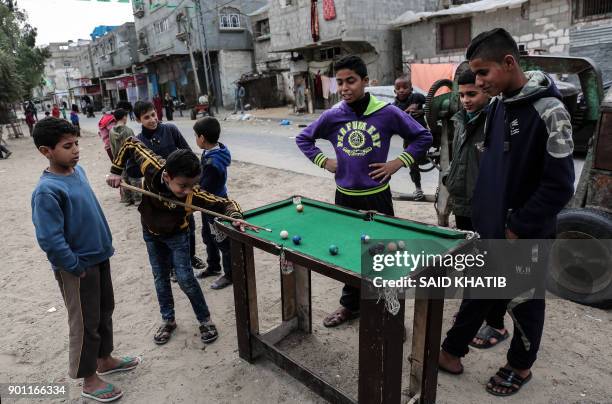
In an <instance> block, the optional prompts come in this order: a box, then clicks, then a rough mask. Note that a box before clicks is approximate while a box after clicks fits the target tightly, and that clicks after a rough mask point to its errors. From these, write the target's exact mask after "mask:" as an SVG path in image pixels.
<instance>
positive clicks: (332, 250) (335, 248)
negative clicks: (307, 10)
mask: <svg viewBox="0 0 612 404" xmlns="http://www.w3.org/2000/svg"><path fill="white" fill-rule="evenodd" d="M329 253H330V254H331V255H338V246H337V245H333V244H332V245H330V246H329Z"/></svg>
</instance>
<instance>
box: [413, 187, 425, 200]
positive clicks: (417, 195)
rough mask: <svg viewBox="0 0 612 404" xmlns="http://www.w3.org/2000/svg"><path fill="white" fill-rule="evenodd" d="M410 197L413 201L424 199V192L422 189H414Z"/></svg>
mask: <svg viewBox="0 0 612 404" xmlns="http://www.w3.org/2000/svg"><path fill="white" fill-rule="evenodd" d="M412 197H413V198H414V200H415V201H423V200H425V194H424V193H423V190H421V189H417V190H416V191H414V193H413V194H412Z"/></svg>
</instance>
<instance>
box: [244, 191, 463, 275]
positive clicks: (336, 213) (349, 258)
mask: <svg viewBox="0 0 612 404" xmlns="http://www.w3.org/2000/svg"><path fill="white" fill-rule="evenodd" d="M301 204H302V205H303V206H304V210H303V212H301V213H300V212H298V211H297V210H296V208H295V206H296V205H295V204H294V200H293V199H287V200H283V201H280V202H276V203H272V204H269V205H266V206H262V207H260V208H256V209H253V210H250V211H247V212H245V215H244V216H245V219H246V220H247V221H248V222H249V223H252V224H255V225H258V226H262V227H266V228H269V229H272V232H266V231H260V232H259V233H254V232H251V231H249V233H251V234H253V235H254V236H255V237H259V238H262V239H265V240H268V241H271V242H273V243H275V244H277V245H282V246H283V247H284V248H285V249H289V250H293V251H297V252H300V253H302V254H305V255H308V256H311V257H313V258H316V259H318V260H321V261H325V262H326V263H329V264H332V265H335V266H338V267H341V268H344V269H347V270H349V271H353V272H355V273H358V274H361V266H362V265H361V256H362V251H363V250H362V248H364V247H365V250H367V248H368V247H369V246H370V245H372V244H373V243H375V242H377V241H378V240H381V241H382V240H403V241H405V243H406V248H405V250H406V251H408V252H409V253H411V254H412V253H414V254H418V253H420V252H422V251H424V252H425V253H428V254H439V253H444V252H446V251H448V250H450V249H452V248H454V247H457V246H459V245H460V244H461V243H462V242H464V241H465V233H463V232H459V231H455V230H452V229H447V228H440V227H437V226H430V225H426V224H421V223H416V222H412V221H409V220H405V219H399V218H393V217H387V216H383V215H374V216H373V219H374V220H371V221H367V220H364V217H365V214H363V213H361V212H357V211H353V210H350V209H344V208H342V207H339V206H336V205H332V204H328V203H324V202H319V201H315V200H312V199H308V198H304V197H301ZM281 230H287V231H288V232H289V238H288V239H285V240H284V239H282V238H281V236H280V232H281ZM362 234H367V235H368V236H370V238H371V241H370V243H368V244H363V243H362V242H361V235H362ZM295 235H299V236H301V238H302V241H301V244H299V245H295V244H294V243H293V241H292V237H293V236H295ZM332 244H333V245H336V246H338V249H339V253H338V255H335V256H334V255H331V254H330V252H329V247H330V246H331V245H332ZM366 254H367V252H366Z"/></svg>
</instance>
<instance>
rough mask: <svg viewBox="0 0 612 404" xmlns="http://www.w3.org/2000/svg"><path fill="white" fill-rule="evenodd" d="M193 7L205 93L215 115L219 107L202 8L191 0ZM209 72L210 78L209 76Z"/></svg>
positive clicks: (198, 1) (198, 3)
mask: <svg viewBox="0 0 612 404" xmlns="http://www.w3.org/2000/svg"><path fill="white" fill-rule="evenodd" d="M193 2H194V5H195V7H196V12H197V13H198V28H199V29H198V31H200V34H201V35H200V38H201V40H202V43H201V45H202V46H201V48H202V62H203V64H204V78H205V81H206V92H207V93H208V99H209V100H210V101H212V102H213V103H214V105H215V111H216V113H219V106H218V103H217V98H216V97H215V91H214V87H215V85H214V81H213V74H212V64H211V63H210V54H209V52H208V45H207V43H206V26H205V25H204V14H203V13H202V6H201V4H200V0H193ZM209 72H210V76H209ZM208 113H209V114H210V115H211V116H212V115H213V114H212V109H211V108H209V110H208Z"/></svg>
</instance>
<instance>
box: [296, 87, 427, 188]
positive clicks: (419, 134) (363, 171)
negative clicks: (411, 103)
mask: <svg viewBox="0 0 612 404" xmlns="http://www.w3.org/2000/svg"><path fill="white" fill-rule="evenodd" d="M395 134H397V135H399V136H401V137H402V138H403V139H405V140H407V141H409V142H410V144H409V145H408V147H407V148H406V149H405V150H404V152H403V153H402V154H400V155H399V156H397V158H399V159H400V160H401V161H402V162H403V163H404V166H406V167H408V166H410V165H411V164H412V163H414V162H415V161H418V160H419V159H421V157H423V156H424V155H425V153H426V152H427V150H428V149H429V146H430V145H431V142H432V136H431V133H430V132H429V131H428V130H427V129H425V128H423V127H422V126H421V125H420V124H419V123H418V122H417V121H415V120H414V119H413V118H412V117H411V116H410V115H409V114H407V113H405V112H404V111H402V110H400V109H399V108H397V107H395V106H393V105H390V104H388V103H386V102H383V101H379V100H377V99H376V98H375V97H374V96H372V95H370V103H369V104H368V107H367V109H366V111H365V112H364V113H363V115H362V116H357V115H356V114H355V112H353V110H352V109H351V107H350V106H348V104H347V103H346V102H345V101H342V102H341V103H340V104H338V105H337V106H334V107H333V108H332V109H329V110H327V111H325V112H324V113H323V114H322V115H321V116H320V117H319V119H317V120H316V121H315V122H313V123H312V124H310V125H308V127H307V128H306V129H304V130H303V131H302V132H301V133H300V134H299V135H298V137H297V138H296V140H295V141H296V143H297V145H298V147H299V148H300V150H301V151H302V153H304V155H306V157H308V158H309V159H310V160H311V161H312V162H313V163H315V164H316V165H318V166H319V167H325V162H326V161H327V157H326V156H325V155H324V154H323V153H322V152H321V150H320V149H319V148H318V147H316V146H315V142H316V140H317V139H326V140H329V141H330V142H331V144H332V145H333V147H334V149H335V150H336V158H337V160H338V168H337V170H336V185H337V187H338V190H339V191H340V192H342V193H344V194H347V195H372V194H375V193H378V192H381V191H384V190H385V189H387V188H388V187H389V183H388V182H385V183H381V182H379V181H377V180H374V179H372V178H370V176H369V175H368V174H369V173H370V171H372V169H371V168H370V167H369V165H370V164H372V163H386V162H387V157H388V154H389V146H390V144H391V136H393V135H395Z"/></svg>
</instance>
